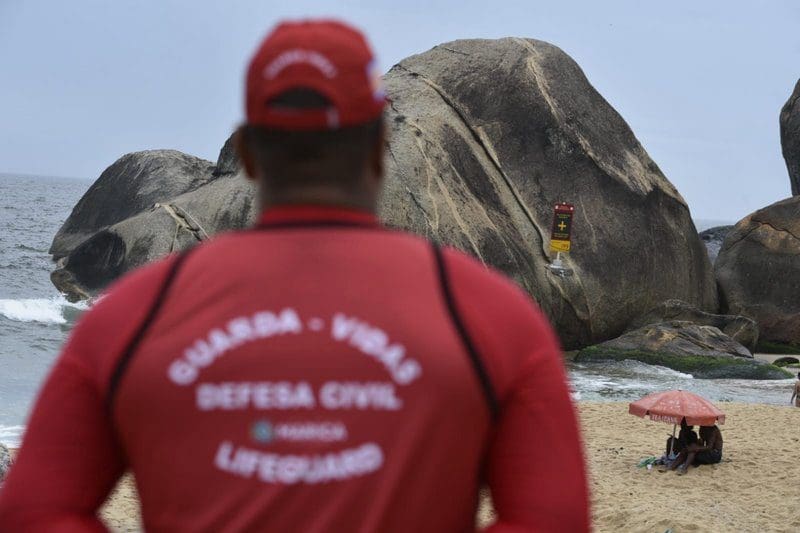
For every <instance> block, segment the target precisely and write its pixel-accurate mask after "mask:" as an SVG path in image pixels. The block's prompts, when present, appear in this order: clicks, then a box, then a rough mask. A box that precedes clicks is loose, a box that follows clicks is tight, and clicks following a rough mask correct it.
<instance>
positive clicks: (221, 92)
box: [0, 0, 800, 221]
mask: <svg viewBox="0 0 800 533" xmlns="http://www.w3.org/2000/svg"><path fill="white" fill-rule="evenodd" d="M319 15H336V16H339V17H342V18H345V19H347V20H350V21H352V22H354V23H355V24H357V25H359V26H360V27H362V28H363V29H364V30H365V31H366V32H367V34H368V35H369V37H370V39H371V41H372V43H373V46H374V48H375V50H376V52H377V54H378V56H379V60H380V62H381V64H382V66H383V68H384V70H388V69H389V67H391V66H392V65H393V64H394V63H396V62H398V61H399V60H401V59H402V58H404V57H406V56H408V55H411V54H413V53H417V52H422V51H425V50H427V49H429V48H431V47H432V46H434V45H436V44H438V43H441V42H445V41H449V40H453V39H458V38H469V37H487V38H491V37H504V36H518V37H533V38H536V39H542V40H546V41H549V42H551V43H553V44H555V45H557V46H559V47H561V48H562V49H563V50H564V51H566V52H567V53H568V54H570V55H571V56H572V57H573V58H574V59H575V60H576V61H577V62H578V63H579V64H580V65H581V67H582V68H583V69H584V71H585V72H586V75H587V77H588V78H589V81H590V82H591V83H592V84H593V85H594V86H595V87H596V88H597V89H598V90H599V91H600V93H601V94H602V95H603V96H604V97H605V98H606V99H607V100H608V101H609V102H610V103H611V105H613V106H614V107H615V108H616V109H617V110H618V111H619V112H620V113H621V114H622V116H623V117H624V118H625V119H626V120H627V121H628V123H629V124H630V126H631V128H632V129H633V131H634V133H635V134H636V136H637V137H638V138H639V140H640V141H641V142H642V144H643V145H644V147H645V149H647V151H648V152H649V153H650V155H651V157H652V158H653V159H654V160H655V161H656V162H657V163H658V164H659V166H660V167H661V169H662V170H663V171H664V173H665V174H666V175H667V177H668V178H669V179H670V180H671V181H672V182H673V183H674V184H675V185H676V186H677V188H678V190H679V191H680V192H681V193H682V194H683V196H684V198H686V200H687V202H688V203H689V206H690V208H691V210H692V214H693V216H694V217H695V218H706V219H720V220H734V221H735V220H738V219H740V218H742V217H743V216H745V215H746V214H748V213H750V212H752V211H754V210H755V209H758V208H759V207H763V206H765V205H767V204H770V203H772V202H774V201H776V200H779V199H781V198H784V197H786V196H789V194H790V186H789V179H788V176H787V173H786V167H785V165H784V163H783V158H782V157H781V151H780V139H779V134H778V113H779V111H780V108H781V106H782V105H783V103H784V102H785V101H786V99H787V98H788V96H789V94H790V93H791V91H792V88H793V86H794V84H795V82H796V81H797V79H798V77H800V61H799V60H798V59H799V58H800V31H798V28H800V1H798V0H785V1H779V0H774V1H758V0H749V1H738V0H727V1H717V0H704V1H702V2H697V1H696V0H694V1H685V0H672V1H669V2H666V1H664V2H642V1H639V0H637V1H634V0H625V1H622V0H620V1H614V0H606V1H602V2H601V1H594V0H585V1H577V0H548V1H546V2H543V1H539V0H526V1H508V2H504V1H502V0H496V1H492V0H482V1H478V2H471V1H466V0H460V1H453V0H424V1H418V0H391V1H383V0H371V1H349V2H348V1H340V2H315V1H308V0H292V1H286V2H276V1H256V0H138V1H135V0H69V1H66V0H49V1H41V0H0V172H17V173H26V174H37V175H54V176H71V177H87V178H95V177H97V176H98V175H99V174H100V172H102V170H103V169H104V168H105V167H107V166H108V165H110V164H111V163H112V162H114V161H115V160H116V159H117V158H118V157H119V156H121V155H122V154H124V153H127V152H132V151H136V150H143V149H149V148H175V149H178V150H182V151H184V152H188V153H191V154H194V155H198V156H201V157H204V158H207V159H211V160H216V157H217V154H218V152H219V149H220V147H221V146H222V143H223V142H224V141H225V139H226V138H227V136H228V135H229V133H230V132H231V130H232V128H233V127H234V125H235V124H236V123H237V122H238V121H239V120H241V118H242V105H241V91H242V78H243V74H244V68H245V63H246V61H247V59H248V56H249V54H250V53H251V51H252V50H253V48H254V47H255V46H256V44H257V43H258V42H259V41H260V39H261V38H262V37H263V36H264V34H265V33H266V32H267V31H268V30H269V28H270V27H271V26H272V25H273V24H275V22H276V21H277V20H279V19H281V18H284V17H298V16H319Z"/></svg>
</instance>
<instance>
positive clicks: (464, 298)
mask: <svg viewBox="0 0 800 533" xmlns="http://www.w3.org/2000/svg"><path fill="white" fill-rule="evenodd" d="M445 252H446V253H445V258H446V259H447V261H446V263H447V267H448V268H447V270H448V272H449V273H450V279H451V281H452V287H453V294H454V298H455V303H456V308H457V310H458V312H459V313H460V314H461V317H462V319H463V320H464V325H465V327H466V330H467V332H468V334H469V337H470V338H471V340H472V342H473V344H474V345H475V348H476V350H477V352H478V354H479V356H480V358H481V359H482V361H483V363H484V364H485V366H486V367H487V371H488V374H489V377H490V378H491V381H492V384H493V388H494V390H495V393H496V395H497V397H498V400H499V403H500V413H499V417H498V419H497V420H496V421H495V422H494V428H493V429H494V432H493V438H492V439H491V440H490V449H489V455H488V457H487V468H488V470H487V472H486V474H487V477H488V482H489V488H490V489H491V492H492V500H493V502H494V506H495V510H496V511H497V516H498V521H497V522H496V523H495V524H494V525H493V526H491V527H490V528H489V531H491V532H492V533H499V532H512V531H558V532H584V531H589V490H588V485H587V480H586V471H585V467H584V459H583V446H582V442H581V438H580V434H579V430H578V421H577V419H576V416H575V411H574V409H573V405H572V401H571V399H570V397H569V391H568V390H567V380H566V375H565V372H564V364H563V361H562V355H561V350H560V349H559V346H558V342H557V340H556V336H555V332H554V331H553V329H552V327H551V326H550V324H549V323H548V321H547V319H546V318H545V316H544V315H543V314H542V312H541V311H540V310H539V309H538V308H537V307H536V306H535V305H534V304H533V302H532V301H531V300H530V298H529V297H528V296H527V295H526V294H525V293H523V292H522V291H521V290H520V289H519V287H517V286H515V285H514V284H513V283H511V282H510V281H509V280H507V279H505V278H503V277H501V276H499V275H497V274H494V273H491V272H487V269H486V267H484V266H483V265H481V264H480V263H477V262H476V261H474V260H472V259H470V258H467V257H465V256H464V255H462V254H458V253H456V252H453V251H451V250H445Z"/></svg>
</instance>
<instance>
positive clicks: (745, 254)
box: [714, 196, 800, 344]
mask: <svg viewBox="0 0 800 533" xmlns="http://www.w3.org/2000/svg"><path fill="white" fill-rule="evenodd" d="M714 270H715V272H716V276H717V282H718V284H719V290H720V296H721V298H720V300H721V306H722V310H723V312H726V313H730V314H736V315H744V316H747V317H750V318H752V319H754V320H755V321H756V323H757V324H758V329H759V332H760V336H761V339H762V340H765V341H769V342H777V343H786V344H800V196H793V197H790V198H787V199H785V200H782V201H780V202H776V203H774V204H772V205H770V206H768V207H765V208H763V209H760V210H758V211H756V212H755V213H753V214H751V215H749V216H747V217H745V218H744V219H743V220H741V221H740V222H739V223H737V224H736V226H735V227H734V228H733V229H732V230H731V231H730V233H728V236H727V237H726V238H725V242H724V243H723V245H722V248H721V249H720V252H719V256H718V257H717V262H716V263H715V265H714Z"/></svg>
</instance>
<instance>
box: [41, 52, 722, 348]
mask: <svg viewBox="0 0 800 533" xmlns="http://www.w3.org/2000/svg"><path fill="white" fill-rule="evenodd" d="M385 83H386V87H387V91H388V94H389V97H390V99H391V105H390V109H389V110H388V111H387V117H386V119H387V124H388V127H389V129H390V130H391V131H390V135H389V143H388V146H387V151H388V154H387V172H388V175H387V184H386V192H385V195H384V197H383V200H382V205H381V215H382V217H383V218H384V220H386V221H387V223H388V224H389V225H390V226H396V227H400V228H404V229H409V230H411V231H414V232H417V233H419V234H422V235H425V236H427V237H430V238H432V239H434V240H437V241H439V242H443V243H447V244H452V245H454V246H456V247H459V248H461V249H463V250H466V251H467V252H469V253H471V254H473V255H475V256H476V257H478V258H479V259H481V260H482V261H484V262H486V263H487V264H489V265H491V266H494V267H496V268H499V269H500V270H502V271H504V272H506V273H507V274H509V275H510V276H512V277H513V278H514V279H516V280H517V282H519V283H520V285H521V286H522V287H523V288H525V289H526V290H527V291H528V292H529V293H530V294H531V295H532V296H533V297H534V298H535V299H537V300H538V301H539V303H540V305H541V307H542V308H543V309H544V310H545V312H546V313H547V314H548V315H549V316H550V318H551V319H552V321H553V322H554V323H555V325H556V328H557V329H558V332H559V334H560V336H561V340H562V342H563V344H564V346H565V347H566V348H568V349H571V348H576V347H581V346H586V345H589V344H592V343H595V342H600V341H603V340H607V339H610V338H614V337H616V336H618V335H619V334H620V333H622V331H624V329H625V327H626V326H627V324H628V323H629V322H630V321H631V320H633V319H634V318H636V317H638V316H641V315H642V314H644V313H645V312H647V311H648V310H650V309H651V308H652V307H654V306H655V305H657V304H658V303H660V302H662V301H664V300H666V299H668V298H679V299H681V300H684V301H686V302H688V303H690V304H692V305H695V306H696V307H698V308H699V309H701V310H706V311H714V310H716V307H717V302H716V286H715V282H714V279H713V276H712V271H711V266H710V263H709V260H708V256H707V254H706V251H705V248H704V246H703V244H702V242H701V241H700V238H699V237H698V235H697V232H696V229H695V226H694V224H693V222H692V219H691V217H690V215H689V209H688V208H687V206H686V203H685V202H684V200H683V198H681V196H680V194H679V193H678V192H677V191H676V190H675V188H674V187H673V186H672V184H670V183H669V181H668V180H667V179H666V178H665V177H664V175H663V174H662V173H661V171H660V170H659V169H658V167H657V166H656V164H655V163H654V162H653V161H652V160H651V159H650V157H649V156H648V155H647V153H646V152H645V150H644V149H643V148H642V146H641V145H640V144H639V142H638V141H637V140H636V138H635V137H634V135H633V133H632V132H631V130H630V128H629V127H628V126H627V124H626V123H625V121H624V120H623V119H622V118H621V117H620V116H619V114H617V113H616V112H615V111H614V109H613V108H612V107H611V106H610V105H609V104H608V103H607V102H606V101H605V100H604V99H603V98H602V97H601V96H600V95H599V94H598V93H597V91H595V89H594V88H593V87H592V86H591V85H590V84H589V82H588V80H587V79H586V77H585V76H584V74H583V72H582V71H581V70H580V68H579V67H578V65H577V64H576V63H575V62H574V61H573V60H572V59H571V58H570V57H569V56H567V55H566V54H565V53H564V52H562V51H561V50H560V49H558V48H556V47H555V46H552V45H550V44H547V43H544V42H541V41H535V40H526V39H515V38H508V39H499V40H468V41H456V42H452V43H447V44H444V45H441V46H437V47H435V48H433V49H432V50H430V51H428V52H426V53H424V54H420V55H416V56H412V57H410V58H408V59H406V60H404V61H402V62H401V63H400V64H398V65H396V66H395V67H394V68H392V70H391V71H390V72H389V73H388V74H387V75H386V77H385ZM236 168H237V162H236V160H235V155H234V154H233V151H232V146H231V142H230V139H229V141H228V143H226V147H224V148H223V150H222V151H221V153H220V158H219V160H218V162H217V165H216V168H215V172H216V175H217V176H221V177H220V178H218V179H217V181H218V182H219V181H222V183H224V186H225V187H229V186H230V187H233V186H234V183H235V182H234V181H223V180H224V177H225V176H228V177H231V176H235V172H236ZM233 179H234V178H233V177H231V180H233ZM213 184H214V185H217V186H223V185H222V184H219V183H217V182H213ZM211 186H212V185H211V184H209V185H205V186H203V187H201V188H199V189H197V190H196V191H195V193H196V194H203V192H202V191H205V190H206V189H207V188H208V187H211ZM235 186H236V187H239V186H240V185H235ZM562 200H563V201H569V202H571V203H573V204H575V206H576V209H577V211H576V216H575V221H574V226H573V251H572V253H571V254H570V255H569V257H567V258H566V259H565V261H566V263H567V265H568V266H569V267H571V268H572V269H573V272H574V275H573V276H570V277H559V276H557V275H555V274H553V273H551V272H550V271H549V270H548V269H547V268H546V266H547V265H548V264H549V263H550V261H551V260H552V257H551V255H550V252H549V251H548V244H549V228H550V223H551V219H552V210H553V205H554V203H555V202H557V201H562ZM161 203H164V202H161ZM201 204H202V205H201V206H199V207H198V208H197V209H196V210H189V212H190V213H191V214H192V215H193V216H194V218H196V219H197V220H200V221H203V220H205V218H203V217H213V216H217V213H218V212H227V211H230V210H231V209H233V208H235V209H239V207H238V206H233V207H232V206H230V205H227V204H226V203H218V202H210V201H206V202H201ZM252 205H253V202H252V201H251V202H250V203H249V204H248V206H250V207H252ZM204 209H205V210H208V211H209V212H203V210H204ZM163 211H164V210H162V209H156V210H154V211H148V212H146V213H145V214H143V215H138V216H137V217H136V219H135V220H133V219H131V220H132V221H128V222H119V223H117V224H116V225H114V226H111V227H109V228H108V229H107V230H106V231H105V232H104V233H101V234H99V236H98V238H97V239H96V241H94V242H87V246H86V248H85V249H81V250H76V252H75V253H73V255H72V256H70V257H68V258H66V260H65V261H64V264H63V265H62V268H61V270H60V273H58V274H54V282H55V283H56V285H57V286H59V288H62V290H63V288H64V287H68V286H72V287H74V288H75V291H74V292H75V293H76V294H78V293H80V292H81V291H84V292H85V293H87V294H93V293H95V292H96V291H97V290H99V289H101V288H102V287H103V286H105V284H107V283H108V281H109V280H111V279H113V278H114V277H116V276H118V275H119V274H121V273H122V272H124V271H126V270H127V269H129V268H131V267H132V266H136V265H138V264H142V263H143V262H145V261H147V260H149V259H151V258H154V257H157V256H159V255H160V254H162V253H166V252H167V251H169V250H171V249H179V248H181V247H183V246H185V245H186V243H188V242H192V240H193V237H191V235H186V236H185V238H182V239H183V240H182V239H176V238H174V234H175V232H176V228H177V226H178V224H177V223H176V222H175V221H174V220H173V219H174V217H171V216H170V215H168V214H166V213H165V212H163ZM245 218H246V217H242V218H237V219H236V220H238V221H240V222H243V221H244V219H245ZM203 226H204V227H205V229H206V230H207V231H208V233H212V232H213V231H217V230H219V229H224V228H225V227H227V225H225V224H222V225H219V226H217V225H214V224H208V223H206V224H203Z"/></svg>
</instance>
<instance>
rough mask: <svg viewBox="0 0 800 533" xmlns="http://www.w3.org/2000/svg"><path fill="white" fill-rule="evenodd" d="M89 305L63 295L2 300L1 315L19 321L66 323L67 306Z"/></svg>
mask: <svg viewBox="0 0 800 533" xmlns="http://www.w3.org/2000/svg"><path fill="white" fill-rule="evenodd" d="M88 307H89V306H88V304H87V303H85V302H79V303H70V302H68V301H67V299H66V298H64V296H61V295H59V296H54V297H52V298H30V299H21V300H0V316H3V317H5V318H8V319H10V320H16V321H19V322H42V323H45V324H64V323H66V322H67V319H66V317H65V316H64V311H65V310H66V309H67V308H72V309H76V310H85V309H87V308H88Z"/></svg>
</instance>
